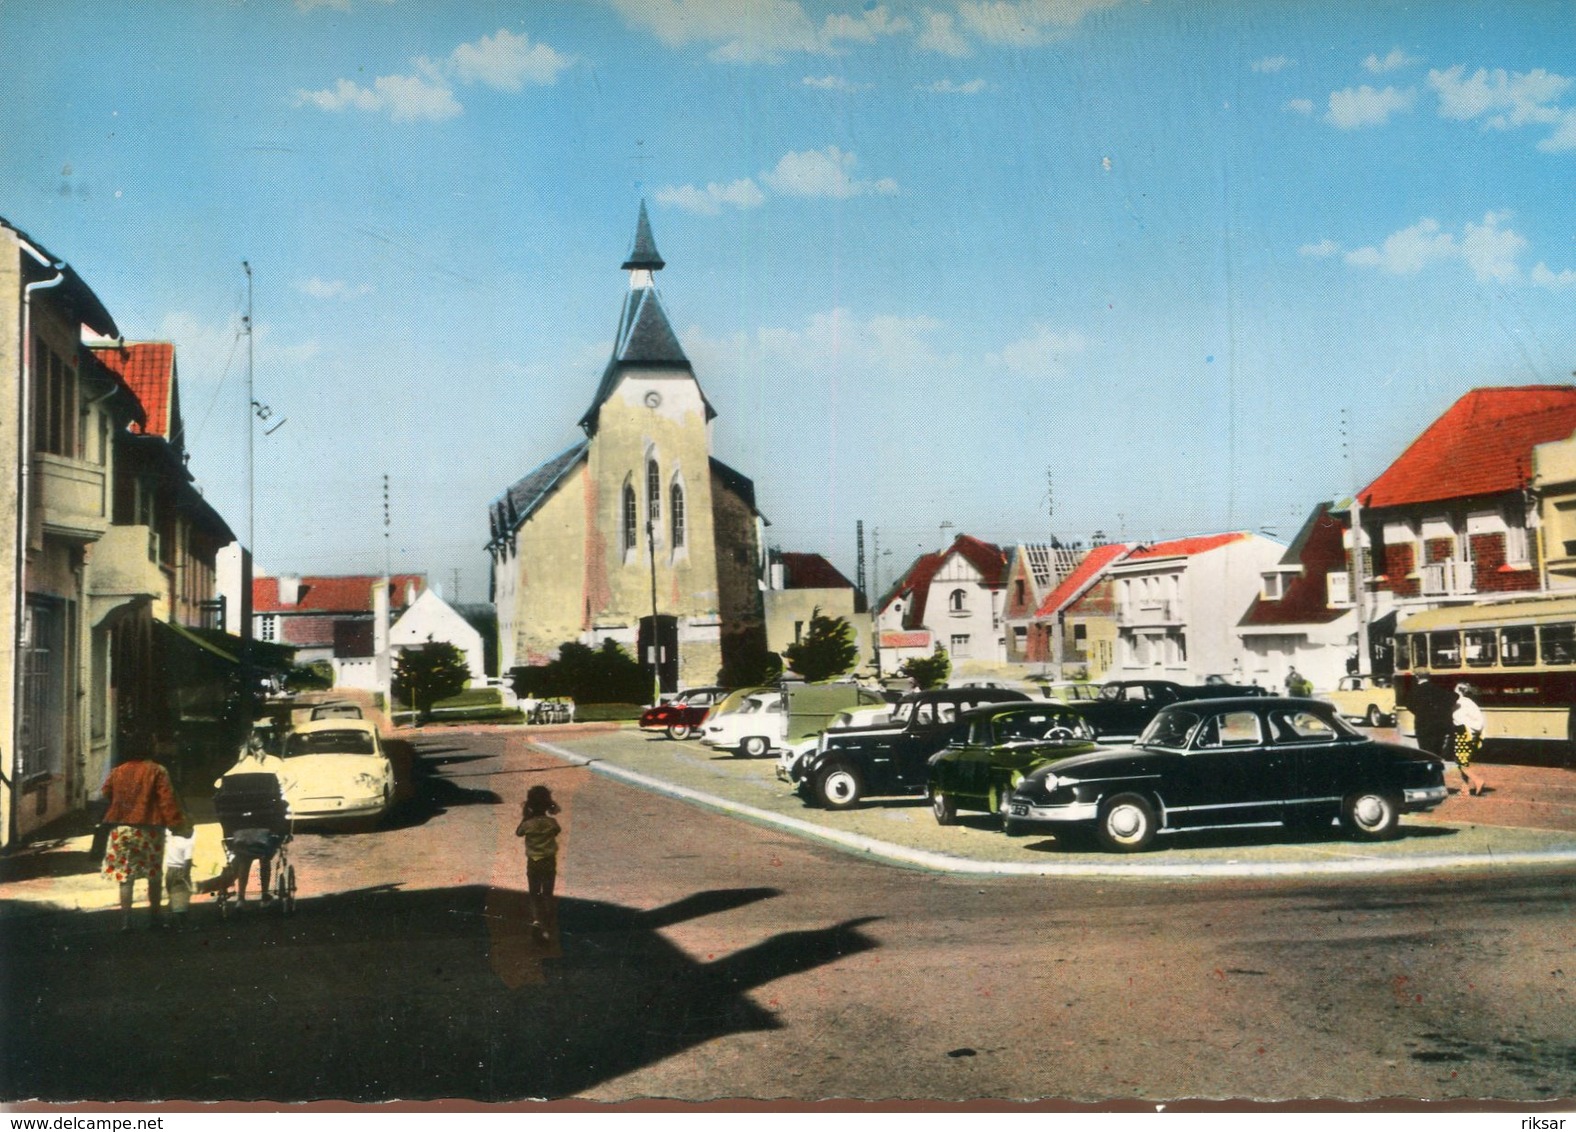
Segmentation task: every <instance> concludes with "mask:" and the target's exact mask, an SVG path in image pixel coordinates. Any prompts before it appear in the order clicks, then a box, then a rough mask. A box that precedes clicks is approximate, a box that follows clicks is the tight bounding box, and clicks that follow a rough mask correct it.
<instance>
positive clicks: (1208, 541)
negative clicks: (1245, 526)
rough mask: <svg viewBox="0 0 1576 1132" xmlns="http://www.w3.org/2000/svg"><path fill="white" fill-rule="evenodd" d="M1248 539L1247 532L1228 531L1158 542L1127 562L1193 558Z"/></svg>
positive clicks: (1129, 557) (1131, 555)
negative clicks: (1146, 559) (1150, 559)
mask: <svg viewBox="0 0 1576 1132" xmlns="http://www.w3.org/2000/svg"><path fill="white" fill-rule="evenodd" d="M1247 537H1248V532H1247V531H1226V532H1225V533H1224V534H1218V535H1195V536H1193V537H1191V538H1176V539H1172V540H1171V541H1169V542H1157V543H1155V544H1154V545H1153V546H1141V547H1139V548H1138V549H1137V550H1135V551H1133V553H1132V554H1130V555H1128V557H1127V561H1129V562H1138V561H1141V560H1143V559H1145V558H1191V557H1192V556H1193V555H1195V554H1203V553H1204V552H1205V551H1209V550H1216V549H1218V548H1220V547H1222V546H1225V545H1227V544H1228V543H1233V542H1240V541H1241V540H1242V539H1245V538H1247Z"/></svg>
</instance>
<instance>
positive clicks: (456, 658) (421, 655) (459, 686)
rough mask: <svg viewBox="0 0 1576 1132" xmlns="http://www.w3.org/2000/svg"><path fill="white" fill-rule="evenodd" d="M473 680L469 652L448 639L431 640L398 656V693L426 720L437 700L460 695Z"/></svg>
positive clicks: (396, 665)
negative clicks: (463, 650) (466, 661)
mask: <svg viewBox="0 0 1576 1132" xmlns="http://www.w3.org/2000/svg"><path fill="white" fill-rule="evenodd" d="M470 682H471V670H470V666H469V665H467V664H466V663H465V654H464V653H462V652H461V651H460V650H459V649H458V648H457V647H456V646H454V645H451V644H450V643H449V642H447V641H428V642H427V643H426V644H424V645H422V646H420V647H419V648H413V649H406V650H405V651H404V652H402V653H400V654H399V656H397V657H395V659H394V680H393V683H394V694H395V695H396V696H398V697H399V698H400V699H401V700H403V701H405V702H406V703H407V704H410V705H411V706H412V707H414V708H415V709H416V712H417V715H418V718H420V719H421V720H422V721H425V720H427V719H429V718H431V716H432V705H433V704H435V703H437V702H438V701H439V700H446V699H448V698H449V697H450V696H457V695H459V694H460V693H461V692H463V691H464V690H465V686H466V685H467V684H469V683H470Z"/></svg>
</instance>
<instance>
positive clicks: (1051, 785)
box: [1040, 774, 1062, 798]
mask: <svg viewBox="0 0 1576 1132" xmlns="http://www.w3.org/2000/svg"><path fill="white" fill-rule="evenodd" d="M1061 784H1062V781H1061V779H1059V778H1057V777H1056V776H1055V775H1054V774H1047V775H1046V776H1045V777H1044V778H1042V779H1040V789H1042V790H1044V791H1045V796H1046V797H1047V798H1049V797H1050V796H1051V795H1052V794H1054V793H1055V792H1056V788H1057V787H1058V786H1060V785H1061Z"/></svg>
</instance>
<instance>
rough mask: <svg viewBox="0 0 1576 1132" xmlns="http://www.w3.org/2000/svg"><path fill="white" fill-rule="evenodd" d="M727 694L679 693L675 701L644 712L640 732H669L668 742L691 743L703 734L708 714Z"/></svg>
mask: <svg viewBox="0 0 1576 1132" xmlns="http://www.w3.org/2000/svg"><path fill="white" fill-rule="evenodd" d="M727 694H728V689H726V688H717V687H706V688H691V689H689V690H688V691H687V692H680V693H679V694H678V695H677V696H675V697H674V698H673V699H671V700H668V701H666V702H665V703H660V704H656V705H655V706H653V707H648V708H647V709H646V710H645V711H643V712H641V713H640V727H641V730H643V731H666V732H667V733H668V738H669V739H692V738H694V737H695V736H697V735H699V734H700V730H701V724H702V723H704V722H705V721H706V713H707V712H709V711H710V710H711V709H712V708H713V707H714V706H715V705H716V704H717V702H718V701H719V700H721V699H722V698H723V697H724V696H726V695H727Z"/></svg>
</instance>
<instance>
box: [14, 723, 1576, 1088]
mask: <svg viewBox="0 0 1576 1132" xmlns="http://www.w3.org/2000/svg"><path fill="white" fill-rule="evenodd" d="M629 738H630V739H632V740H633V741H635V742H639V741H640V739H639V737H638V736H630V737H629ZM579 742H581V740H570V741H567V745H569V746H574V745H576V744H577V743H579ZM418 754H419V759H418V763H417V765H418V768H419V769H420V770H421V772H422V774H421V777H420V778H419V780H418V791H417V796H416V797H415V798H414V799H413V800H412V801H411V802H410V803H409V804H408V805H407V806H406V807H405V809H404V812H403V813H402V815H401V818H400V820H399V821H398V822H396V823H395V825H394V827H393V828H389V829H386V830H383V831H380V832H377V833H364V834H340V835H323V834H303V835H302V836H301V837H299V838H298V839H297V841H296V843H295V846H294V848H295V859H296V862H297V864H298V867H299V868H300V871H301V876H302V881H303V892H302V896H303V900H302V903H301V907H300V911H299V913H298V914H297V915H296V916H295V917H294V918H292V919H288V920H286V919H283V918H277V917H274V916H271V915H263V914H253V915H251V916H248V917H245V918H240V919H232V920H231V921H228V922H226V923H223V924H221V923H218V922H217V921H215V920H214V919H212V918H211V916H209V917H207V918H206V922H205V923H204V925H203V927H202V929H201V930H199V931H195V932H190V933H181V934H179V935H174V936H171V935H169V934H167V933H159V932H152V931H138V932H135V933H132V934H130V935H121V934H119V933H117V932H116V931H115V930H114V928H115V924H116V920H117V917H116V915H115V913H114V912H113V911H112V910H107V909H106V910H70V911H65V910H59V909H50V908H49V907H47V906H45V905H41V904H40V903H38V902H37V901H36V900H30V901H28V902H26V903H23V902H19V901H17V900H15V899H13V898H12V897H13V895H14V893H15V886H4V887H0V917H3V918H0V926H3V930H4V932H5V948H6V958H7V962H6V963H5V964H4V966H3V969H0V993H3V998H0V1005H3V1008H4V1011H5V1017H6V1019H7V1022H6V1030H7V1033H6V1039H7V1040H6V1049H5V1053H4V1068H3V1078H0V1093H3V1095H4V1096H5V1097H6V1098H18V1097H28V1096H42V1097H45V1098H53V1099H67V1098H87V1097H93V1098H104V1099H109V1098H116V1099H131V1098H150V1099H151V1098H192V1099H253V1098H266V1099H271V1100H274V1101H291V1100H300V1099H327V1098H344V1099H350V1100H356V1101H375V1100H385V1099H389V1098H394V1097H401V1098H409V1099H431V1098H440V1097H465V1098H473V1099H478V1100H488V1101H515V1100H519V1099H521V1098H531V1097H565V1096H575V1097H583V1098H587V1099H594V1100H601V1101H627V1100H634V1099H640V1098H649V1097H676V1098H683V1099H689V1100H711V1099H717V1098H728V1097H748V1098H776V1097H785V1098H792V1099H798V1100H820V1099H825V1098H834V1097H843V1098H861V1099H888V1100H890V1099H894V1098H915V1099H927V1100H935V1101H939V1100H953V1099H977V1098H988V1097H1001V1098H1061V1099H1066V1100H1074V1101H1089V1100H1099V1099H1106V1098H1113V1097H1122V1098H1128V1097H1131V1098H1140V1099H1144V1100H1149V1101H1157V1102H1158V1101H1164V1100H1169V1101H1176V1100H1178V1099H1180V1098H1186V1097H1206V1098H1259V1099H1292V1098H1303V1099H1306V1098H1315V1097H1319V1098H1326V1097H1327V1098H1344V1099H1354V1100H1372V1099H1374V1098H1378V1097H1388V1096H1396V1097H1411V1098H1446V1099H1448V1098H1455V1099H1460V1098H1492V1099H1493V1100H1494V1102H1495V1103H1498V1104H1507V1105H1508V1104H1512V1103H1518V1102H1536V1101H1541V1100H1548V1099H1552V1098H1570V1097H1573V1096H1576V1041H1573V1040H1572V1038H1571V1036H1570V1026H1569V1019H1570V1017H1571V1003H1570V993H1571V992H1570V990H1569V988H1568V982H1569V979H1570V977H1571V976H1576V967H1573V966H1572V961H1571V956H1572V954H1573V952H1572V944H1573V942H1576V939H1573V929H1572V926H1571V918H1570V898H1571V893H1572V882H1573V880H1576V869H1573V868H1571V867H1568V866H1567V867H1552V868H1550V867H1545V868H1541V869H1533V870H1530V871H1522V870H1517V869H1499V870H1493V869H1490V870H1468V871H1465V872H1463V871H1459V870H1453V871H1439V872H1428V871H1424V872H1421V873H1419V874H1416V875H1411V876H1405V877H1393V878H1376V879H1366V878H1355V879H1354V878H1349V877H1348V878H1335V879H1326V880H1313V881H1309V880H1297V881H1292V882H1287V881H1275V882H1269V881H1259V880H1243V879H1227V880H1205V879H1189V880H1176V881H1144V880H1116V879H1112V878H1091V879H1079V878H1044V877H1029V878H1024V877H982V878H980V877H963V876H956V875H947V874H938V873H935V872H929V871H924V870H919V869H913V868H901V867H894V866H891V865H888V864H885V863H881V862H878V861H874V860H868V859H862V858H860V857H858V856H855V855H851V854H849V853H847V852H845V851H843V850H840V849H837V848H834V847H831V846H828V845H826V844H824V843H820V842H817V841H815V840H811V839H806V838H804V837H801V836H798V835H797V834H794V833H792V832H789V831H786V830H782V829H777V828H773V827H770V826H766V825H762V824H759V823H757V822H753V821H745V820H740V819H738V818H735V817H731V816H728V815H725V814H720V813H717V812H714V811H712V810H709V809H704V808H698V807H696V806H694V805H692V804H689V803H686V802H683V801H679V800H674V799H671V798H668V797H665V796H662V795H659V794H655V793H652V792H649V791H646V790H642V789H639V788H634V787H630V786H627V785H624V784H622V783H619V782H617V781H613V780H610V779H608V778H607V777H605V776H603V775H599V774H596V773H595V772H593V771H591V770H588V769H586V768H584V767H574V766H568V765H566V764H564V763H563V762H562V761H561V760H559V759H557V758H554V757H552V756H551V755H549V754H546V753H544V752H543V751H541V750H537V749H531V748H529V747H528V746H527V745H526V743H525V742H524V739H523V737H522V736H521V735H520V733H518V732H514V733H510V734H503V733H476V734H466V733H461V732H444V733H441V734H437V735H434V736H432V737H429V738H426V739H423V740H422V741H421V742H420V743H419V745H418ZM648 756H649V757H659V756H657V755H656V753H655V752H654V751H651V752H642V755H641V757H648ZM536 782H546V783H548V784H549V785H550V786H552V788H553V790H554V792H555V794H557V795H558V796H559V798H560V800H561V801H562V802H563V804H564V815H563V818H562V820H563V822H564V824H565V827H566V835H565V839H564V849H563V866H562V875H561V888H562V892H563V894H564V900H563V906H562V933H561V937H560V939H559V940H558V941H557V943H556V944H554V945H549V946H548V947H546V948H539V947H535V946H533V945H532V944H531V942H530V941H529V939H528V937H527V936H526V934H525V932H524V930H523V926H524V923H523V921H524V907H523V897H522V895H521V889H522V888H523V883H522V877H521V872H522V871H523V870H522V868H521V862H520V850H519V845H518V842H516V840H515V839H514V838H513V836H512V828H513V823H514V818H515V815H516V813H517V807H518V802H519V799H520V798H522V797H523V796H524V794H525V791H526V789H527V788H528V786H530V785H532V784H534V783H536ZM894 810H895V808H894ZM996 836H999V835H996ZM1250 848H1251V847H1250ZM56 861H57V862H58V864H57V866H56V867H57V868H59V869H60V870H61V873H62V875H61V877H60V878H59V879H60V882H61V885H62V888H67V887H69V885H67V884H66V881H67V880H68V879H69V874H68V873H67V870H68V869H69V868H71V867H72V862H70V861H68V860H66V856H65V854H57V855H56ZM200 911H203V912H208V913H211V912H212V909H211V908H204V909H201V910H200ZM127 1032H140V1033H143V1034H148V1035H156V1040H154V1041H152V1042H150V1043H149V1048H148V1049H147V1051H146V1052H143V1051H142V1050H141V1049H140V1048H139V1047H138V1046H137V1045H136V1044H134V1043H128V1042H126V1041H125V1040H124V1038H123V1035H124V1034H125V1033H127Z"/></svg>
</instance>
